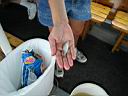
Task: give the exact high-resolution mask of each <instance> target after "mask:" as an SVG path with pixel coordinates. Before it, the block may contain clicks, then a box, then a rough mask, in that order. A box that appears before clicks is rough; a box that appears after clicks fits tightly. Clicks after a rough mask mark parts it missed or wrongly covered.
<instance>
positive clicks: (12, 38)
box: [5, 32, 24, 47]
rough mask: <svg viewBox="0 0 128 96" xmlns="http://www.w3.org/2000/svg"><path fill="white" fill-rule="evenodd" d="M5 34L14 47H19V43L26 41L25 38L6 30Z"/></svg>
mask: <svg viewBox="0 0 128 96" xmlns="http://www.w3.org/2000/svg"><path fill="white" fill-rule="evenodd" d="M5 34H6V36H7V38H8V40H9V42H10V44H11V45H12V46H14V47H17V46H18V45H20V44H21V43H23V42H24V41H23V40H21V39H19V38H17V37H15V36H13V35H11V34H10V33H7V32H5Z"/></svg>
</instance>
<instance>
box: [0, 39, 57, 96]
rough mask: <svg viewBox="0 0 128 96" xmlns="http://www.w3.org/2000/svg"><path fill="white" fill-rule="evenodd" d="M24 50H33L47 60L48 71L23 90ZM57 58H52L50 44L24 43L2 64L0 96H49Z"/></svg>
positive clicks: (39, 42)
mask: <svg viewBox="0 0 128 96" xmlns="http://www.w3.org/2000/svg"><path fill="white" fill-rule="evenodd" d="M24 48H31V49H33V50H34V52H36V53H38V54H39V55H43V56H44V58H45V64H46V66H47V69H46V70H45V72H44V73H43V74H42V75H41V76H40V77H39V78H38V79H37V80H36V81H35V82H34V83H32V84H30V85H28V86H26V87H24V88H21V89H20V87H21V75H22V62H21V53H22V50H23V49H24ZM54 65H55V57H54V56H51V49H50V45H49V42H48V41H46V40H43V39H32V40H28V41H26V42H24V43H23V44H21V45H20V46H18V47H17V48H16V49H14V50H13V51H12V52H10V53H9V54H8V55H7V56H6V57H5V59H3V60H2V61H1V62H0V96H48V95H49V93H50V92H51V90H52V87H53V79H54Z"/></svg>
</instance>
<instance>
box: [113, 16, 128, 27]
mask: <svg viewBox="0 0 128 96" xmlns="http://www.w3.org/2000/svg"><path fill="white" fill-rule="evenodd" d="M114 21H117V22H120V23H122V24H124V25H126V26H128V21H126V20H124V19H123V18H118V17H115V19H114Z"/></svg>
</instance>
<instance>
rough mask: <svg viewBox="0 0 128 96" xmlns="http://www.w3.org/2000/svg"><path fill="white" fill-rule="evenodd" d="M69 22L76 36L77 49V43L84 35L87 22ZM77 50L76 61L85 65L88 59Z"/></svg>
mask: <svg viewBox="0 0 128 96" xmlns="http://www.w3.org/2000/svg"><path fill="white" fill-rule="evenodd" d="M69 20H70V26H71V28H72V31H73V34H74V40H75V45H76V47H77V42H78V39H79V36H80V35H81V34H82V32H83V29H84V25H85V23H87V22H86V21H80V20H74V19H71V18H70V19H69ZM76 50H77V55H76V60H77V61H79V62H80V63H85V62H86V61H87V58H86V57H85V56H84V54H83V53H82V52H80V51H79V50H78V49H77V48H76Z"/></svg>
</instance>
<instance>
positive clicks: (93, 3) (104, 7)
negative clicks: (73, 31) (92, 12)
mask: <svg viewBox="0 0 128 96" xmlns="http://www.w3.org/2000/svg"><path fill="white" fill-rule="evenodd" d="M91 6H96V7H100V8H102V9H105V10H110V8H109V7H107V6H104V5H102V4H98V3H95V2H91Z"/></svg>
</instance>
